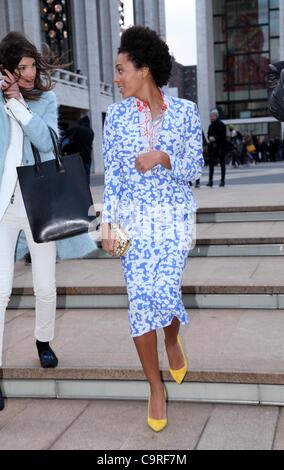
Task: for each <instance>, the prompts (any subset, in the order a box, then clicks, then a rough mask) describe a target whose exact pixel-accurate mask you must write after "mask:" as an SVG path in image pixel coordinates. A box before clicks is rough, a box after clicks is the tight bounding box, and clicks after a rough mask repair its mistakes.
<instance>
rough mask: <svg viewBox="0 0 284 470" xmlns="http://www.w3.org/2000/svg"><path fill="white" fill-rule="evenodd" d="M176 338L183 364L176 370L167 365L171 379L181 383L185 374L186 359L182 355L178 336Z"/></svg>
mask: <svg viewBox="0 0 284 470" xmlns="http://www.w3.org/2000/svg"><path fill="white" fill-rule="evenodd" d="M177 340H178V345H179V348H180V350H181V353H182V356H183V360H184V366H183V367H182V368H181V369H177V370H175V369H171V368H170V367H169V371H170V373H171V376H172V377H173V379H174V380H175V381H176V383H178V384H181V383H182V381H183V379H184V378H185V375H186V372H187V360H186V357H185V355H184V352H183V347H182V344H181V341H180V338H179V336H178V337H177Z"/></svg>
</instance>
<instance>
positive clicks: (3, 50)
mask: <svg viewBox="0 0 284 470" xmlns="http://www.w3.org/2000/svg"><path fill="white" fill-rule="evenodd" d="M0 66H1V72H2V80H1V90H0V367H1V366H2V348H3V330H4V319H5V311H6V308H7V305H8V302H9V298H10V295H11V290H12V282H13V274H14V257H15V248H16V247H17V250H16V255H17V259H19V258H21V257H22V256H23V255H24V254H25V253H26V252H27V251H28V249H29V251H30V253H31V257H32V269H33V283H34V292H35V296H36V325H35V338H36V346H37V350H38V355H39V359H40V363H41V366H42V367H44V368H46V367H56V366H57V364H58V359H57V357H56V355H55V353H54V351H53V350H52V349H51V347H50V345H49V342H50V341H51V340H52V339H53V337H54V328H55V314H56V285H55V264H56V254H57V253H58V255H59V257H60V258H64V259H67V258H75V257H83V256H85V255H86V254H87V253H89V252H91V251H93V250H94V249H95V248H96V245H95V243H94V242H93V241H92V239H91V238H90V237H89V236H88V235H83V236H78V237H74V238H72V239H67V240H64V241H60V242H58V243H57V246H56V243H55V242H50V243H43V244H37V243H35V242H34V241H33V238H32V234H31V230H30V227H29V223H28V219H27V214H26V210H25V207H24V203H23V198H22V194H21V190H20V186H19V183H18V178H17V171H16V167H17V166H21V165H32V164H34V158H33V153H32V149H31V143H32V144H33V145H34V146H35V147H37V148H38V150H39V151H40V154H41V158H42V160H43V161H47V160H51V159H53V158H54V154H53V152H52V148H53V147H52V141H51V137H50V133H49V130H48V127H51V128H52V129H54V130H55V132H56V133H57V132H58V128H57V103H56V96H55V94H54V92H53V91H52V88H53V85H52V82H51V78H50V70H51V69H52V66H50V65H48V64H47V62H46V61H45V59H44V58H43V57H42V55H41V54H40V53H39V52H38V51H37V49H36V48H35V46H34V45H33V44H31V43H30V42H29V41H28V40H27V39H26V38H25V37H24V36H22V35H21V34H19V33H15V32H12V33H9V34H8V35H7V36H6V37H5V38H4V39H3V40H2V41H1V43H0ZM38 203H39V204H41V201H40V200H39V202H38ZM42 210H43V211H44V207H43V208H42ZM21 231H24V233H25V236H26V239H27V242H28V247H27V245H26V244H25V243H24V242H23V240H22V243H21V244H20V245H19V244H18V238H19V233H20V232H21ZM17 245H19V246H17ZM3 407H4V401H3V396H2V394H1V390H0V409H1V408H3Z"/></svg>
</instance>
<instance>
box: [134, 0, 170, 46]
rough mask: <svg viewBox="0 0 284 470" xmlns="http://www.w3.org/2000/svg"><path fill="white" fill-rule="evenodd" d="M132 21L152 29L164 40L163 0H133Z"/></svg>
mask: <svg viewBox="0 0 284 470" xmlns="http://www.w3.org/2000/svg"><path fill="white" fill-rule="evenodd" d="M133 10H134V23H135V24H137V25H141V26H147V27H148V28H151V29H154V30H155V31H157V33H158V34H159V35H160V36H161V37H162V38H163V39H164V40H166V13H165V0H133Z"/></svg>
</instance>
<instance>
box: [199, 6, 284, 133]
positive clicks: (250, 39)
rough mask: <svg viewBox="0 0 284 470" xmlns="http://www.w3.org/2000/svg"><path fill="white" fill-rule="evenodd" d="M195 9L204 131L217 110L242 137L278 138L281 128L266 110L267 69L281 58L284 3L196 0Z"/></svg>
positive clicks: (282, 53) (283, 31)
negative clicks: (211, 115)
mask: <svg viewBox="0 0 284 470" xmlns="http://www.w3.org/2000/svg"><path fill="white" fill-rule="evenodd" d="M196 8H197V51H198V71H197V76H198V103H199V107H200V112H201V116H202V122H203V125H204V128H205V129H207V126H208V124H209V112H210V109H211V108H213V107H215V106H217V107H218V109H219V111H220V114H221V117H222V119H223V120H224V122H226V123H227V124H234V125H235V126H236V127H238V128H239V129H240V130H241V131H242V132H243V133H246V132H247V133H249V132H253V133H254V134H256V135H258V136H263V137H272V138H274V137H276V138H281V137H282V134H283V132H282V129H281V124H280V123H278V122H276V121H275V119H274V118H272V117H271V116H269V114H268V110H267V97H268V95H267V66H268V64H269V63H271V62H277V61H279V60H283V58H284V49H283V47H284V29H283V27H282V28H280V24H282V25H283V20H284V16H283V14H284V2H283V1H280V0H250V1H249V2H248V1H245V0H198V2H196ZM282 127H283V126H282Z"/></svg>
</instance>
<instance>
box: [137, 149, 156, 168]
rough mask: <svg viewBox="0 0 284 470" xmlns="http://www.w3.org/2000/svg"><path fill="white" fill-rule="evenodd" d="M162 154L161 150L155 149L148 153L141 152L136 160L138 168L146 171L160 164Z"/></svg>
mask: <svg viewBox="0 0 284 470" xmlns="http://www.w3.org/2000/svg"><path fill="white" fill-rule="evenodd" d="M160 154H161V152H159V151H155V150H154V151H151V152H147V153H141V154H140V155H139V157H137V159H136V162H135V168H136V170H137V171H138V172H139V173H146V172H147V171H149V170H152V168H154V167H155V166H157V165H159V163H160Z"/></svg>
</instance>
